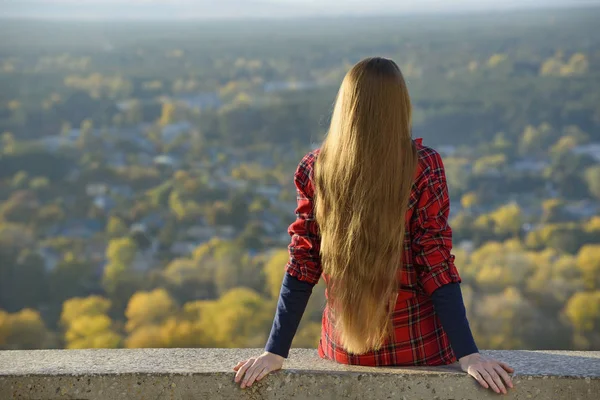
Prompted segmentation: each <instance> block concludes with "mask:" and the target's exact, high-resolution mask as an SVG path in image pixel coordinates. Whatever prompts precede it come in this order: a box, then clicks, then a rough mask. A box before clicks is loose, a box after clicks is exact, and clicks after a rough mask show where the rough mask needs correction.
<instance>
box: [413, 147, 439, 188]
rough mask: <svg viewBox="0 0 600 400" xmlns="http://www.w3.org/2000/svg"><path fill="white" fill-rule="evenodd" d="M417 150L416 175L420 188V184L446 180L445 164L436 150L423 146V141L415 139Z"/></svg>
mask: <svg viewBox="0 0 600 400" xmlns="http://www.w3.org/2000/svg"><path fill="white" fill-rule="evenodd" d="M414 142H415V146H416V148H417V157H418V164H417V170H416V173H415V183H416V184H417V186H420V185H419V183H420V182H423V181H425V182H428V181H432V180H439V179H443V180H445V179H446V178H445V177H446V174H445V171H444V163H443V161H442V156H441V155H440V153H438V152H437V151H436V150H435V149H433V148H432V147H429V146H425V145H424V144H423V139H420V138H419V139H415V140H414Z"/></svg>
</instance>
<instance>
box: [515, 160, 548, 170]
mask: <svg viewBox="0 0 600 400" xmlns="http://www.w3.org/2000/svg"><path fill="white" fill-rule="evenodd" d="M548 166H549V164H548V163H547V162H546V161H537V160H530V159H524V160H519V161H516V162H515V163H514V164H513V165H512V169H513V170H515V171H518V172H532V173H541V172H543V171H544V170H545V169H546V168H548Z"/></svg>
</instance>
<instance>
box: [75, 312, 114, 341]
mask: <svg viewBox="0 0 600 400" xmlns="http://www.w3.org/2000/svg"><path fill="white" fill-rule="evenodd" d="M111 326H112V321H111V319H110V318H109V317H108V316H107V315H95V316H89V315H83V316H80V317H77V318H75V319H74V320H73V321H72V322H71V324H70V326H69V329H68V330H67V332H66V333H65V339H66V341H67V348H68V349H93V348H117V347H119V344H120V343H121V337H120V336H119V335H118V334H117V333H115V332H114V331H112V329H111Z"/></svg>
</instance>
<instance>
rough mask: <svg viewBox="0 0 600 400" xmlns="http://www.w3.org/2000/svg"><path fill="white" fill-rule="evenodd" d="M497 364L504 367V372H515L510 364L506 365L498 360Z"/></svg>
mask: <svg viewBox="0 0 600 400" xmlns="http://www.w3.org/2000/svg"><path fill="white" fill-rule="evenodd" d="M498 364H500V366H501V367H502V368H504V370H505V371H506V372H510V373H513V372H515V369H514V368H513V367H511V366H510V365H508V364H507V363H503V362H502V361H498Z"/></svg>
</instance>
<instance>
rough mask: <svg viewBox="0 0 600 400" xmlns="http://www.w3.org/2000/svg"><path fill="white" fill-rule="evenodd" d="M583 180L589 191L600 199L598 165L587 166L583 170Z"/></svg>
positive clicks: (599, 170)
mask: <svg viewBox="0 0 600 400" xmlns="http://www.w3.org/2000/svg"><path fill="white" fill-rule="evenodd" d="M585 180H586V182H587V185H588V190H589V191H590V193H591V194H592V195H593V196H594V197H596V198H597V199H600V165H596V166H593V167H590V168H588V169H587V170H586V171H585Z"/></svg>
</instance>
